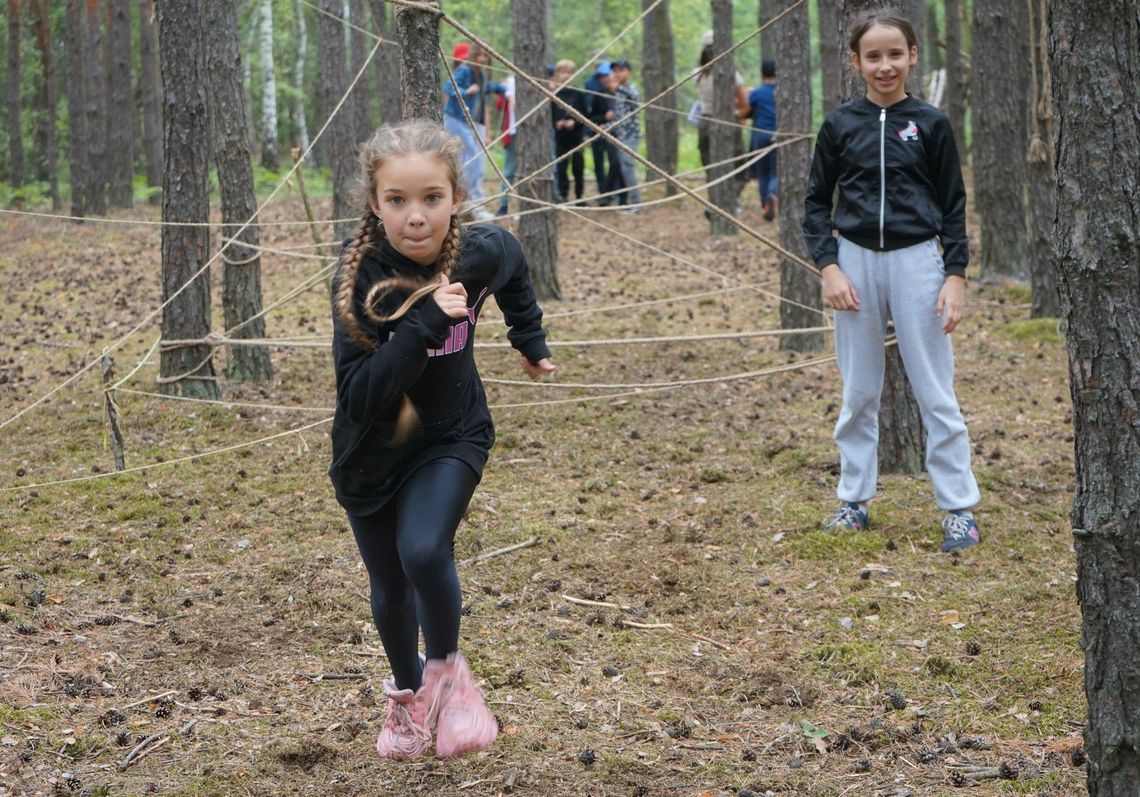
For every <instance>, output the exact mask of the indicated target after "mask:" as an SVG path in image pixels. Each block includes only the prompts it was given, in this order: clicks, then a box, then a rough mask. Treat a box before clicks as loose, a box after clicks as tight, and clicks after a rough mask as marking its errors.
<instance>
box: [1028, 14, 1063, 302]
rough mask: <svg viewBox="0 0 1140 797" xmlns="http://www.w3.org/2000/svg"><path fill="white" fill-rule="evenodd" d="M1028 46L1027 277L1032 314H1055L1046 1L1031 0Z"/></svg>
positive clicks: (1054, 197)
mask: <svg viewBox="0 0 1140 797" xmlns="http://www.w3.org/2000/svg"><path fill="white" fill-rule="evenodd" d="M1031 1H1032V3H1033V8H1032V12H1031V13H1030V15H1029V22H1030V24H1029V34H1030V51H1031V52H1032V54H1033V56H1032V57H1033V63H1032V70H1033V71H1032V76H1033V91H1032V92H1031V93H1030V102H1029V107H1028V108H1027V110H1028V112H1029V148H1028V150H1027V152H1026V162H1027V171H1028V177H1029V191H1028V193H1027V194H1026V210H1027V213H1028V215H1027V217H1026V220H1027V223H1028V235H1029V281H1030V285H1031V286H1032V288H1033V309H1032V312H1031V315H1032V316H1033V318H1057V317H1058V316H1059V315H1060V314H1061V295H1060V294H1059V293H1058V292H1057V268H1056V266H1055V264H1054V263H1053V258H1052V257H1051V255H1052V234H1053V221H1054V218H1055V217H1056V211H1057V208H1056V200H1057V175H1056V171H1055V169H1054V168H1053V162H1054V161H1053V98H1052V96H1051V95H1052V93H1053V89H1052V74H1051V72H1050V71H1049V52H1048V51H1049V43H1048V36H1049V32H1048V16H1047V9H1046V2H1047V0H1031Z"/></svg>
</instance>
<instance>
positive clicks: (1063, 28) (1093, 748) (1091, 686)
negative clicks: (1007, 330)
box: [1049, 0, 1140, 797]
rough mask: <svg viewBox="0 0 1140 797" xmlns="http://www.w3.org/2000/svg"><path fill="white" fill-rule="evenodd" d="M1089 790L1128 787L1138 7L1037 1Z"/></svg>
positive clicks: (1139, 232) (1136, 670)
mask: <svg viewBox="0 0 1140 797" xmlns="http://www.w3.org/2000/svg"><path fill="white" fill-rule="evenodd" d="M1049 11H1050V31H1051V32H1050V37H1049V50H1050V65H1051V68H1052V73H1053V107H1054V112H1055V116H1056V120H1057V129H1056V136H1055V145H1056V151H1057V229H1056V234H1055V236H1054V238H1053V241H1054V250H1053V251H1054V258H1055V262H1056V266H1057V272H1058V274H1059V277H1060V284H1061V315H1062V318H1064V319H1065V321H1066V330H1067V337H1068V348H1069V377H1070V389H1071V391H1072V399H1073V425H1074V427H1075V431H1076V471H1077V494H1076V498H1075V499H1074V501H1073V512H1072V522H1073V534H1074V537H1075V540H1074V543H1075V548H1076V554H1077V578H1078V580H1077V597H1078V599H1079V601H1080V604H1081V647H1082V648H1083V649H1084V651H1085V694H1086V696H1087V698H1088V703H1089V711H1088V724H1087V725H1086V727H1085V752H1086V753H1087V755H1088V771H1087V777H1088V791H1089V797H1125V796H1126V795H1135V794H1136V793H1137V789H1138V788H1140V742H1138V740H1140V711H1137V710H1136V707H1137V706H1140V666H1138V664H1137V662H1140V590H1138V589H1137V576H1138V574H1140V469H1137V467H1136V463H1137V461H1140V425H1138V423H1137V417H1138V413H1140V406H1138V398H1140V392H1138V390H1140V377H1138V374H1140V229H1138V227H1137V224H1136V219H1137V218H1140V161H1138V160H1137V158H1136V153H1137V152H1140V7H1138V5H1137V3H1136V0H1096V2H1089V3H1071V2H1066V1H1065V0H1050V2H1049Z"/></svg>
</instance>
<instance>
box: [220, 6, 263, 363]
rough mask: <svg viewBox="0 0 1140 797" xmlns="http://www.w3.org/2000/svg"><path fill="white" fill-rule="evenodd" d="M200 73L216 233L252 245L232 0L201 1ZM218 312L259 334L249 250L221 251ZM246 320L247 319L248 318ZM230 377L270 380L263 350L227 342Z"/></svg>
mask: <svg viewBox="0 0 1140 797" xmlns="http://www.w3.org/2000/svg"><path fill="white" fill-rule="evenodd" d="M203 22H204V29H205V31H206V74H207V75H208V76H209V87H208V88H209V100H210V115H211V118H212V119H213V125H212V127H213V151H214V164H215V166H216V167H217V171H218V187H219V188H220V189H221V199H222V225H223V226H222V235H223V236H225V237H226V238H227V239H231V238H234V237H235V236H236V237H237V239H238V240H240V241H242V242H245V243H248V244H251V245H253V246H257V245H258V243H259V235H258V228H257V227H256V226H254V225H250V226H247V227H246V228H245V229H244V230H242V231H241V232H240V233H239V232H238V230H239V229H240V228H241V225H242V224H244V223H245V222H246V221H248V220H249V219H252V218H254V214H255V213H256V212H257V197H256V196H255V194H254V188H253V156H252V153H251V152H250V146H249V137H248V135H247V130H246V126H245V120H246V113H245V107H244V106H245V92H244V91H242V86H241V55H240V53H239V43H238V26H237V9H236V7H235V4H234V0H206V2H205V17H204V20H203ZM222 259H223V262H224V263H225V271H224V272H223V281H222V311H223V313H224V316H225V324H226V329H227V330H232V329H234V328H235V327H238V326H239V325H241V326H240V329H237V330H236V331H235V332H233V333H232V336H233V337H235V338H264V337H265V318H264V317H259V314H260V313H261V257H260V256H259V255H258V253H257V251H256V250H254V249H249V248H247V247H245V246H242V245H240V244H236V243H235V244H230V245H229V246H227V247H226V249H225V251H224V252H223V253H222ZM250 319H252V320H250ZM226 376H227V377H229V378H230V379H242V380H251V381H255V382H267V381H269V380H270V379H272V378H273V366H272V364H271V362H270V359H269V349H268V348H267V347H265V346H232V347H231V348H230V361H229V365H228V366H227V368H226Z"/></svg>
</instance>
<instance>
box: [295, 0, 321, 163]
mask: <svg viewBox="0 0 1140 797" xmlns="http://www.w3.org/2000/svg"><path fill="white" fill-rule="evenodd" d="M293 8H294V13H295V14H296V16H297V60H296V61H294V62H293V121H294V122H295V123H296V125H297V144H298V145H299V146H300V147H301V152H305V151H306V150H308V148H309V143H310V142H309V124H308V121H307V120H306V118H305V113H306V105H305V56H306V55H308V50H309V26H308V24H307V23H306V21H305V7H304V6H303V5H302V4H301V0H296V1H295V3H294V5H293ZM306 165H308V166H315V165H316V158H315V157H314V153H309V158H308V162H307V164H306Z"/></svg>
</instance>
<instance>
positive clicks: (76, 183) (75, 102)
mask: <svg viewBox="0 0 1140 797" xmlns="http://www.w3.org/2000/svg"><path fill="white" fill-rule="evenodd" d="M84 2H85V0H67V119H68V121H67V168H68V171H69V173H70V178H71V215H72V216H85V215H86V214H87V197H88V195H89V194H90V188H89V187H88V182H89V179H90V177H89V172H88V170H87V95H86V92H85V89H86V87H87V82H86V75H87V27H86V20H87V12H86V10H85V8H84Z"/></svg>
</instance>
